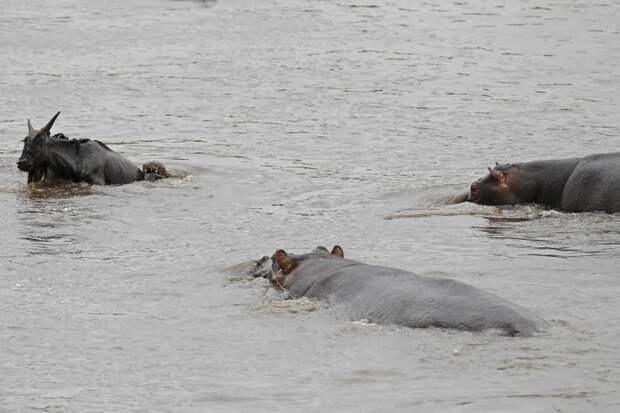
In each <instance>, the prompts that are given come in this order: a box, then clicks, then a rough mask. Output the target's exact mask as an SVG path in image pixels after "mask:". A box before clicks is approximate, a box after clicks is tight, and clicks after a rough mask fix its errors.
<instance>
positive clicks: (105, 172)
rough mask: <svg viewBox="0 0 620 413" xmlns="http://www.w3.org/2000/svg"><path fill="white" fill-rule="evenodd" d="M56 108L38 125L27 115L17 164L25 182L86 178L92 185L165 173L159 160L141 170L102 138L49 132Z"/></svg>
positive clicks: (166, 174)
mask: <svg viewBox="0 0 620 413" xmlns="http://www.w3.org/2000/svg"><path fill="white" fill-rule="evenodd" d="M58 115H60V112H58V113H56V115H54V117H52V119H51V120H50V121H49V122H48V123H47V124H46V125H45V126H43V127H42V128H41V129H38V130H37V129H34V128H33V127H32V124H31V123H30V119H28V135H27V136H26V137H25V138H24V140H23V142H24V148H23V150H22V154H21V156H20V158H19V160H18V161H17V167H18V168H19V169H20V170H22V171H24V172H28V182H29V183H31V182H39V181H47V182H86V183H88V184H95V185H120V184H128V183H130V182H134V181H142V180H144V179H150V180H154V179H160V178H164V177H167V176H168V173H167V171H166V168H164V166H163V165H162V164H161V163H159V162H150V163H146V164H145V165H144V168H145V169H146V170H141V169H140V168H138V167H137V166H136V165H134V164H133V163H132V162H131V161H129V160H128V159H126V158H125V157H123V156H121V155H119V154H118V153H116V152H114V151H113V150H112V149H110V148H109V147H107V146H106V145H105V144H103V143H102V142H99V141H97V140H90V139H69V138H67V137H66V136H65V135H64V134H62V133H57V134H55V135H50V130H51V128H52V126H53V125H54V122H55V121H56V118H58Z"/></svg>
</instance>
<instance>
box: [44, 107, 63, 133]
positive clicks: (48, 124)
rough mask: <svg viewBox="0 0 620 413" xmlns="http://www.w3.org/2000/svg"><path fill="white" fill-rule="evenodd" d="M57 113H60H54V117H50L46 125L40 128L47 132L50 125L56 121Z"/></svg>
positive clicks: (50, 127)
mask: <svg viewBox="0 0 620 413" xmlns="http://www.w3.org/2000/svg"><path fill="white" fill-rule="evenodd" d="M58 115H60V112H58V113H56V114H55V115H54V117H53V118H52V119H50V121H49V122H47V125H45V126H43V128H41V130H42V131H43V130H45V131H47V132H48V133H49V131H50V129H52V126H53V125H54V122H56V118H57V117H58Z"/></svg>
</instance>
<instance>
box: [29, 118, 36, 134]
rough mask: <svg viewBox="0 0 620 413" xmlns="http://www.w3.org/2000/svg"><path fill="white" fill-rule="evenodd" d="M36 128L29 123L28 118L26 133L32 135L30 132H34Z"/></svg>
mask: <svg viewBox="0 0 620 413" xmlns="http://www.w3.org/2000/svg"><path fill="white" fill-rule="evenodd" d="M35 131H36V129H35V128H33V127H32V123H30V119H28V135H32V132H35Z"/></svg>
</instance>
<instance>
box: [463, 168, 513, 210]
mask: <svg viewBox="0 0 620 413" xmlns="http://www.w3.org/2000/svg"><path fill="white" fill-rule="evenodd" d="M518 175H519V168H518V166H517V165H513V164H503V165H500V164H496V165H495V167H494V168H489V174H488V175H487V176H485V177H483V178H480V179H478V180H477V181H476V182H474V183H473V184H471V187H470V189H469V197H468V201H472V202H475V203H477V204H484V205H514V204H519V203H522V202H524V200H522V199H521V198H520V196H519V192H520V188H519V178H518Z"/></svg>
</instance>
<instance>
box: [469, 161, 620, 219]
mask: <svg viewBox="0 0 620 413" xmlns="http://www.w3.org/2000/svg"><path fill="white" fill-rule="evenodd" d="M469 200H470V201H472V202H476V203H478V204H485V205H514V204H526V203H535V204H540V205H543V206H546V207H549V208H555V209H559V210H563V211H567V212H593V211H601V212H608V213H614V212H620V152H615V153H600V154H595V155H589V156H585V157H583V158H568V159H551V160H542V161H533V162H523V163H509V164H497V165H496V166H495V167H494V168H489V174H488V175H487V176H485V177H483V178H480V179H478V180H477V181H476V182H474V183H473V184H471V188H470V194H469Z"/></svg>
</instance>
